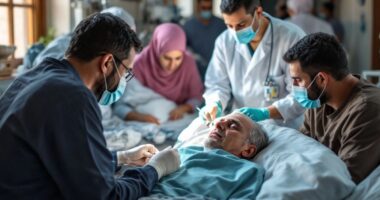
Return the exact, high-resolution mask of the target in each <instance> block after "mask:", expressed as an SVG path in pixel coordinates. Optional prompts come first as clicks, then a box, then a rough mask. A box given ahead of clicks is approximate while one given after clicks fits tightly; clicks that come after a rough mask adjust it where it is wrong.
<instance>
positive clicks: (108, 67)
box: [99, 53, 114, 75]
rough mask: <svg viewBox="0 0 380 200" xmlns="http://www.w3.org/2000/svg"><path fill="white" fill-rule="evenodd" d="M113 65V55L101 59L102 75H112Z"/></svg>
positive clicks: (106, 55)
mask: <svg viewBox="0 0 380 200" xmlns="http://www.w3.org/2000/svg"><path fill="white" fill-rule="evenodd" d="M113 65H114V64H113V56H112V54H110V53H108V54H105V55H103V56H101V57H100V60H99V69H100V71H101V73H102V74H106V75H108V74H110V73H111V72H112V68H113Z"/></svg>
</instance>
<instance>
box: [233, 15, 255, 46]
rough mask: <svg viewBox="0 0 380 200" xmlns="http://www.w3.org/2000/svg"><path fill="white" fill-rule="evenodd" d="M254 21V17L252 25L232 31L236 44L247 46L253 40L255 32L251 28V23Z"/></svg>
mask: <svg viewBox="0 0 380 200" xmlns="http://www.w3.org/2000/svg"><path fill="white" fill-rule="evenodd" d="M254 21H255V17H253V20H252V23H251V24H250V25H249V26H248V27H245V28H243V29H241V30H239V31H233V32H234V36H235V40H236V42H239V43H241V44H248V43H249V42H251V41H252V39H253V38H255V36H256V33H257V31H258V30H257V31H254V30H253V28H252V25H253V22H254Z"/></svg>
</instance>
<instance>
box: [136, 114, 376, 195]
mask: <svg viewBox="0 0 380 200" xmlns="http://www.w3.org/2000/svg"><path fill="white" fill-rule="evenodd" d="M260 124H261V125H262V128H263V129H264V130H265V132H266V133H267V134H268V137H269V145H268V146H267V147H266V148H265V149H263V150H262V151H261V152H260V153H259V154H258V155H257V156H255V158H254V159H253V160H252V161H253V162H255V163H258V164H260V165H261V166H263V167H264V168H265V170H266V173H265V180H264V183H263V185H262V186H261V189H260V192H259V193H258V195H257V199H292V200H294V199H297V200H298V199H308V200H312V199H323V200H325V199H334V200H339V199H348V200H357V199H380V190H379V188H380V179H379V178H378V177H380V167H378V168H377V169H376V170H374V171H373V172H372V174H371V175H370V176H368V177H367V178H366V179H365V180H364V181H362V182H361V183H360V184H359V185H355V183H354V182H353V181H352V180H351V177H350V174H349V172H348V170H347V168H346V166H345V164H344V162H343V161H341V160H340V159H339V157H337V156H336V155H335V154H334V152H332V151H331V150H330V149H328V148H326V147H325V146H323V145H322V144H320V143H318V142H317V141H315V140H314V139H312V138H309V137H306V136H304V135H302V134H300V133H299V132H298V131H296V130H294V129H290V128H284V127H279V126H276V125H273V124H271V123H269V122H268V121H267V122H265V121H264V122H262V123H260ZM207 132H208V129H207V127H206V126H204V125H202V123H201V122H200V120H198V119H196V120H194V121H193V122H192V123H191V124H190V126H189V127H188V128H186V129H185V130H184V131H183V132H182V133H181V134H180V136H179V138H178V142H177V144H176V147H186V146H194V145H195V146H197V145H198V146H201V145H202V144H203V141H204V139H205V138H206V137H207ZM141 199H210V198H209V197H202V196H194V195H189V196H185V197H167V196H165V195H152V196H150V197H144V198H141Z"/></svg>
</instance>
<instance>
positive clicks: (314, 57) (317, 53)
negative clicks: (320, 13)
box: [283, 33, 350, 80]
mask: <svg viewBox="0 0 380 200" xmlns="http://www.w3.org/2000/svg"><path fill="white" fill-rule="evenodd" d="M283 59H284V60H285V61H286V62H288V63H290V62H294V61H299V62H300V65H301V68H302V70H303V71H304V72H306V73H307V74H309V76H310V77H311V78H312V77H314V76H315V75H316V74H317V73H318V72H320V71H324V72H327V73H329V74H331V75H332V76H333V77H334V78H335V79H336V80H341V79H343V78H344V77H346V76H347V75H348V74H349V73H350V70H349V69H348V66H347V55H346V52H345V51H344V49H343V47H342V46H341V45H340V43H339V42H338V40H337V39H336V38H335V37H334V36H333V35H329V34H326V33H314V34H310V35H307V36H305V37H304V38H302V39H301V40H300V41H298V42H297V43H296V44H295V45H294V46H293V47H291V48H290V49H289V50H288V51H287V52H286V53H285V55H284V56H283Z"/></svg>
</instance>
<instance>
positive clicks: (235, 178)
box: [152, 147, 265, 199]
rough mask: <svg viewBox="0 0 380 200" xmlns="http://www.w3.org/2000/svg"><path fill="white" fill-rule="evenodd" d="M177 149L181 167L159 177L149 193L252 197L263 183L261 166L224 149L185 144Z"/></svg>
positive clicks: (217, 197)
mask: <svg viewBox="0 0 380 200" xmlns="http://www.w3.org/2000/svg"><path fill="white" fill-rule="evenodd" d="M178 151H179V154H180V157H181V167H180V169H179V170H178V171H176V172H174V173H173V174H171V175H169V176H166V177H164V178H162V179H161V181H160V182H159V183H158V184H157V185H156V187H155V188H154V189H153V191H152V194H164V195H168V196H174V197H175V196H188V195H192V194H193V195H202V196H204V197H211V198H216V199H231V198H238V199H255V197H256V195H257V193H258V192H259V190H260V187H261V185H262V183H263V180H264V174H265V172H264V169H263V168H262V167H261V166H259V165H257V164H255V163H253V162H252V161H248V160H245V159H241V158H238V157H236V156H234V155H232V154H230V153H228V152H226V151H224V150H220V149H212V150H204V149H203V147H187V148H180V149H179V150H178Z"/></svg>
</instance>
